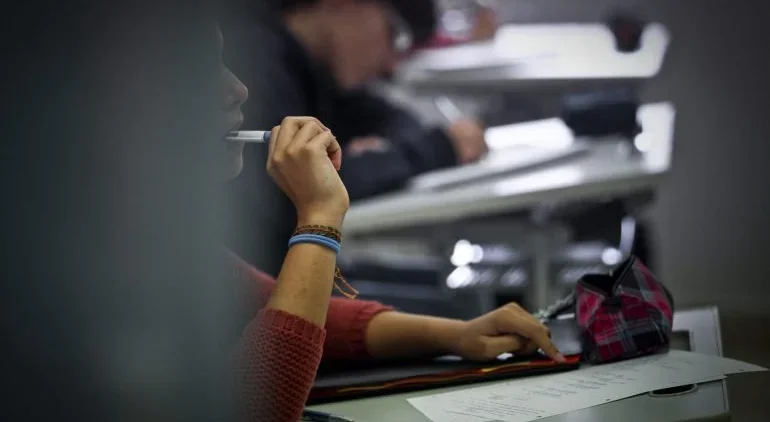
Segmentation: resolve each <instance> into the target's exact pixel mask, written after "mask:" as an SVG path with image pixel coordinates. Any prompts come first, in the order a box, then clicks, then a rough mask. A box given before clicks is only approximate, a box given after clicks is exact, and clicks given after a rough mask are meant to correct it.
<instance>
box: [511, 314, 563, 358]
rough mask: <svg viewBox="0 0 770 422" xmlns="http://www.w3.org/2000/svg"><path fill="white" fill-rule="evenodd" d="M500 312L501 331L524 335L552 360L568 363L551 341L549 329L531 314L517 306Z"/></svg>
mask: <svg viewBox="0 0 770 422" xmlns="http://www.w3.org/2000/svg"><path fill="white" fill-rule="evenodd" d="M499 311H500V314H501V315H500V316H499V317H498V319H497V322H498V327H499V328H500V329H501V331H503V332H507V333H513V334H519V335H522V336H524V337H526V338H528V339H529V340H531V341H532V342H533V343H535V345H537V347H539V348H540V349H542V350H543V353H545V354H546V355H547V356H548V357H550V358H551V359H553V360H555V361H557V362H565V361H566V359H564V356H563V355H562V354H561V352H559V349H557V348H556V346H554V344H553V342H552V341H551V333H550V331H549V330H548V328H547V327H546V326H545V325H543V324H542V323H541V322H540V321H538V320H537V319H536V318H535V317H534V316H532V315H531V314H530V313H528V312H527V311H525V310H523V309H522V308H521V307H520V306H519V305H517V304H510V305H507V306H505V307H503V308H501V309H500V310H499Z"/></svg>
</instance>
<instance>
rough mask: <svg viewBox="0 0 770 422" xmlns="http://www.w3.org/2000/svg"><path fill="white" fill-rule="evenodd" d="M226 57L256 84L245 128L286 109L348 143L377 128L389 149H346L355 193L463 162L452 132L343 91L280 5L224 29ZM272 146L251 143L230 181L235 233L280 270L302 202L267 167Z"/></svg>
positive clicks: (346, 177)
mask: <svg viewBox="0 0 770 422" xmlns="http://www.w3.org/2000/svg"><path fill="white" fill-rule="evenodd" d="M223 32H224V35H225V54H226V62H227V63H228V65H229V66H230V67H231V69H232V70H233V72H234V73H235V74H236V75H237V76H238V77H239V78H240V79H241V80H242V81H243V82H244V84H245V85H246V86H247V87H248V88H249V101H248V102H247V103H246V105H245V106H244V115H245V116H244V117H245V122H244V125H243V126H242V129H244V130H267V129H270V128H272V127H273V126H276V125H278V124H280V122H281V120H282V119H283V118H284V117H286V116H314V117H317V118H318V119H319V120H321V121H322V122H323V123H324V124H325V125H327V126H328V127H329V128H330V129H331V130H332V131H333V132H334V133H335V136H336V137H337V139H338V140H339V141H340V143H341V144H342V147H343V150H344V148H345V145H346V144H347V143H348V142H349V141H350V140H351V139H353V138H356V137H361V136H371V135H375V136H378V137H380V138H382V139H383V140H384V142H385V145H386V146H387V147H386V148H383V149H380V150H377V151H371V152H366V153H363V154H350V153H345V154H344V155H343V166H342V167H343V168H342V171H341V177H342V179H343V181H344V182H345V185H346V187H347V189H348V192H349V194H350V197H351V199H352V200H356V199H360V198H364V197H367V196H371V195H374V194H377V193H381V192H385V191H388V190H393V189H396V188H398V187H400V186H402V185H403V184H404V182H406V181H407V180H408V179H409V178H411V177H412V176H414V175H416V174H419V173H422V172H425V171H428V170H432V169H436V168H442V167H448V166H451V165H454V164H455V163H456V157H455V155H454V151H453V149H452V146H451V143H450V141H449V139H448V138H447V135H446V134H445V133H444V132H443V131H442V130H439V129H427V128H425V127H423V126H422V125H421V124H420V122H418V121H417V120H416V119H415V118H414V117H412V116H411V115H409V114H408V113H406V112H405V111H403V110H400V109H398V108H396V107H394V106H392V105H390V104H389V103H388V102H387V101H385V100H384V99H381V98H379V97H376V96H374V95H372V94H370V93H368V92H367V91H366V90H359V91H355V92H342V91H341V90H340V89H339V88H338V87H337V85H336V84H335V83H334V81H333V79H332V78H331V76H330V75H329V73H328V72H327V71H325V69H323V68H322V67H321V66H319V65H318V64H317V63H316V62H314V61H313V60H312V58H311V57H310V55H309V53H308V51H307V50H306V49H305V48H304V46H303V45H301V44H300V43H299V42H298V40H296V39H295V38H294V37H293V36H292V35H291V34H290V33H289V32H288V31H287V30H286V28H285V27H284V26H283V25H282V24H280V19H278V18H277V15H276V14H275V12H273V11H269V10H260V11H258V12H253V13H251V14H249V17H248V18H243V17H241V18H239V20H238V21H237V22H230V24H229V25H228V27H226V28H224V29H223ZM266 160H267V146H266V145H259V144H250V145H247V146H246V149H245V151H244V171H243V172H242V173H241V175H240V176H239V177H238V178H236V179H235V180H233V181H232V182H231V183H230V184H229V190H230V193H231V194H232V198H233V207H234V215H235V218H233V219H232V220H231V221H230V234H231V236H230V240H229V246H231V247H232V248H233V249H234V250H235V252H237V253H238V254H239V255H240V256H242V257H244V258H245V259H246V260H247V261H249V262H251V263H252V264H254V265H256V266H257V267H259V268H262V269H264V270H265V271H266V272H268V273H270V274H273V275H275V274H277V273H278V271H279V270H280V265H281V262H282V260H283V256H284V254H285V252H286V242H287V241H288V239H289V237H290V235H291V232H292V230H293V229H294V227H295V225H296V215H295V211H294V207H293V206H292V204H291V203H290V202H289V200H288V199H287V198H286V197H285V195H283V194H282V192H280V191H279V190H278V188H277V187H275V186H274V185H273V183H272V182H271V181H270V180H269V176H268V175H267V173H266V172H265V163H266Z"/></svg>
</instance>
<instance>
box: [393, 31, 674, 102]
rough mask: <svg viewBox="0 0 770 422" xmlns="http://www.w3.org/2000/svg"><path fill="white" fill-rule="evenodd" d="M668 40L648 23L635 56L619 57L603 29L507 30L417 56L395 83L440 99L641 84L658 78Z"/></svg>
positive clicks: (619, 54)
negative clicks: (591, 85) (464, 94)
mask: <svg viewBox="0 0 770 422" xmlns="http://www.w3.org/2000/svg"><path fill="white" fill-rule="evenodd" d="M669 40H670V36H669V33H668V30H667V29H666V28H665V27H664V26H663V25H661V24H659V23H652V24H650V25H648V26H647V27H646V28H645V30H644V32H643V35H642V40H641V47H640V49H639V50H638V51H636V52H633V53H621V52H618V51H617V50H616V49H615V46H614V38H613V36H612V34H611V33H610V31H608V29H607V27H606V25H601V24H530V25H509V26H503V27H501V28H500V29H499V30H498V32H497V34H496V36H495V39H494V40H492V41H487V42H479V43H473V44H465V45H459V46H454V47H446V48H440V49H431V50H426V51H424V52H421V53H419V54H417V55H416V56H415V57H413V58H411V59H410V60H409V61H407V62H406V63H404V64H403V65H402V66H401V68H400V69H399V71H398V74H397V77H398V79H399V81H400V82H401V83H404V84H406V85H409V86H411V87H412V88H415V89H419V90H423V91H426V90H427V91H431V92H433V91H435V92H438V93H441V94H446V93H447V92H451V91H457V90H461V91H462V90H468V89H471V90H483V91H489V90H492V89H494V90H495V91H500V90H505V91H516V92H521V91H523V90H535V91H538V90H542V89H543V88H549V87H561V88H564V87H572V86H582V85H585V83H586V82H592V81H593V82H596V81H601V82H602V83H608V82H612V81H628V80H644V79H649V78H651V77H653V76H655V75H656V74H657V73H658V72H659V70H660V68H661V66H662V63H663V60H664V58H665V54H666V51H667V48H668V44H669ZM599 64H600V65H599Z"/></svg>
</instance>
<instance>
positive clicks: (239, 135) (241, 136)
mask: <svg viewBox="0 0 770 422" xmlns="http://www.w3.org/2000/svg"><path fill="white" fill-rule="evenodd" d="M227 140H228V141H237V142H257V143H263V142H270V131H269V130H237V131H232V132H230V133H228V134H227Z"/></svg>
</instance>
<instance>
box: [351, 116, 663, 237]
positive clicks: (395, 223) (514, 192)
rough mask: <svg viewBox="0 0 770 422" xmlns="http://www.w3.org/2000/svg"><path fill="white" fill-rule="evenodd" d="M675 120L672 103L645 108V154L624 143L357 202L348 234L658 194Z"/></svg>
mask: <svg viewBox="0 0 770 422" xmlns="http://www.w3.org/2000/svg"><path fill="white" fill-rule="evenodd" d="M674 114H675V110H674V107H673V106H672V105H671V104H670V103H656V104H648V105H644V106H642V107H640V109H639V112H638V120H639V122H640V124H641V125H642V128H643V133H642V134H640V135H639V136H638V137H637V138H636V140H635V144H636V145H637V146H639V148H640V149H642V150H643V151H644V152H642V153H640V154H633V155H628V154H623V153H621V149H622V148H620V147H621V146H622V145H623V144H624V142H622V141H612V140H608V141H603V142H596V143H594V144H593V146H592V148H591V151H590V152H589V153H586V154H583V155H580V156H578V157H576V158H575V159H572V160H567V161H564V162H559V163H556V164H554V165H549V166H545V167H540V168H536V169H534V170H531V171H527V172H520V173H514V174H512V175H508V176H498V177H494V178H491V179H488V180H483V181H477V182H471V183H468V184H467V185H463V186H459V187H457V188H452V189H447V190H443V191H442V190H439V191H414V190H413V191H410V190H404V191H400V192H396V193H391V194H387V195H382V196H377V197H374V198H370V199H367V200H364V201H360V202H357V203H355V204H354V205H353V206H352V207H351V209H350V211H349V212H348V214H347V217H346V218H345V225H344V231H345V234H347V235H357V234H364V233H367V232H372V231H376V230H385V229H396V228H402V227H407V226H413V225H423V224H435V223H445V222H449V221H455V220H459V219H463V218H469V217H477V216H483V215H489V214H493V213H498V212H505V211H517V210H522V209H527V208H530V207H532V206H535V205H538V204H543V203H549V202H557V201H565V200H579V199H590V198H598V197H606V196H617V195H622V194H626V193H633V192H636V191H640V190H645V189H649V188H654V187H656V186H657V185H658V184H659V183H660V181H661V178H662V176H664V175H665V174H666V172H667V171H668V170H669V168H670V166H671V151H672V146H673V130H674Z"/></svg>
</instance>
